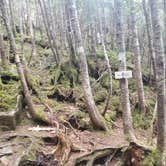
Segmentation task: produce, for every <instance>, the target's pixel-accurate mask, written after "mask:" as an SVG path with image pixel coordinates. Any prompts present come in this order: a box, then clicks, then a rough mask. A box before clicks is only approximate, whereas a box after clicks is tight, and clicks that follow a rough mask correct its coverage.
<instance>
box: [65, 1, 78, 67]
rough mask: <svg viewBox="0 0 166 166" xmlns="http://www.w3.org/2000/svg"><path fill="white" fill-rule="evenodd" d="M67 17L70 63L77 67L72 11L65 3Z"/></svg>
mask: <svg viewBox="0 0 166 166" xmlns="http://www.w3.org/2000/svg"><path fill="white" fill-rule="evenodd" d="M65 16H66V21H67V23H66V24H67V30H66V31H67V33H66V35H67V42H68V46H69V53H70V63H71V64H72V65H75V63H76V55H75V49H74V46H73V42H72V29H71V22H70V10H69V8H68V5H67V3H65Z"/></svg>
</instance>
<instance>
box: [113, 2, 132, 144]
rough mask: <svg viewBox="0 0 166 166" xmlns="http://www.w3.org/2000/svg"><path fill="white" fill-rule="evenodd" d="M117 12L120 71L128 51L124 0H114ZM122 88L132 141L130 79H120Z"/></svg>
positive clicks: (126, 131)
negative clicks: (125, 40)
mask: <svg viewBox="0 0 166 166" xmlns="http://www.w3.org/2000/svg"><path fill="white" fill-rule="evenodd" d="M114 3H115V12H116V30H117V47H118V53H119V55H118V59H119V71H124V70H126V53H125V43H124V32H123V23H122V12H121V10H122V0H114ZM120 88H121V99H120V100H121V105H122V109H123V126H124V134H125V135H126V137H127V138H128V139H129V140H130V141H131V140H135V136H134V133H133V126H132V116H131V108H130V101H129V89H128V80H127V79H125V78H123V79H121V80H120Z"/></svg>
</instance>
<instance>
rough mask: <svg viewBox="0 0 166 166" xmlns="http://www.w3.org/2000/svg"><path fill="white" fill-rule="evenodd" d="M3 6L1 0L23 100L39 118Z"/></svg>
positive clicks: (31, 112)
mask: <svg viewBox="0 0 166 166" xmlns="http://www.w3.org/2000/svg"><path fill="white" fill-rule="evenodd" d="M5 8H6V6H5V3H4V0H1V1H0V9H1V11H3V21H4V24H5V28H6V31H7V33H8V37H9V40H10V41H12V49H13V55H14V57H15V64H16V68H17V72H18V75H19V77H20V81H21V85H22V88H23V93H24V97H25V100H26V104H27V106H28V108H29V112H30V114H31V116H32V118H33V119H35V120H41V118H40V117H39V116H38V115H37V113H36V111H35V107H34V105H33V102H32V99H31V95H30V92H29V89H28V85H27V82H26V79H25V76H24V71H23V68H22V64H21V62H20V57H19V55H18V54H17V50H16V46H15V39H14V35H13V33H12V29H11V27H10V24H9V19H8V17H7V13H6V10H5ZM43 120H44V121H45V119H43Z"/></svg>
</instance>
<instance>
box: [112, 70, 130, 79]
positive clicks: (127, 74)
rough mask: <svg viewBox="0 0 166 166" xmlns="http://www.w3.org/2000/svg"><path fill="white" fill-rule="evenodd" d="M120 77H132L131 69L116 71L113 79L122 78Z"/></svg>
mask: <svg viewBox="0 0 166 166" xmlns="http://www.w3.org/2000/svg"><path fill="white" fill-rule="evenodd" d="M122 78H132V71H131V70H128V71H117V72H115V79H117V80H118V79H122Z"/></svg>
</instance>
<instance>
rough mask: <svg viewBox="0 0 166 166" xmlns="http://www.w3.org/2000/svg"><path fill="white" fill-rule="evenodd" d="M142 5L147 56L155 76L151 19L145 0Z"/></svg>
mask: <svg viewBox="0 0 166 166" xmlns="http://www.w3.org/2000/svg"><path fill="white" fill-rule="evenodd" d="M142 5H143V11H144V16H145V23H146V32H147V37H148V49H149V58H150V59H151V62H152V66H153V74H154V77H155V76H156V59H155V53H154V50H153V40H152V35H151V21H150V15H149V13H148V10H147V7H146V0H143V1H142ZM155 80H156V78H155Z"/></svg>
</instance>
